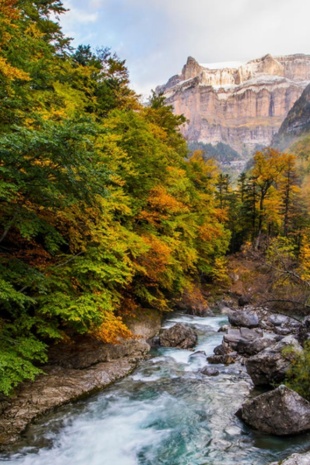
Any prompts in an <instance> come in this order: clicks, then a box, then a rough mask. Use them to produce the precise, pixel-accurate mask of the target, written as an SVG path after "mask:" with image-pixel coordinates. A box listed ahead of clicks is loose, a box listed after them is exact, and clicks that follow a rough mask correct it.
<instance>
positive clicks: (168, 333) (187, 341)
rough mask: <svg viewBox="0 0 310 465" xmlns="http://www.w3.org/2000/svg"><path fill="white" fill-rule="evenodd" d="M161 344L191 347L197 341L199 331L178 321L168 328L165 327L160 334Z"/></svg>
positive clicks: (164, 345) (182, 347)
mask: <svg viewBox="0 0 310 465" xmlns="http://www.w3.org/2000/svg"><path fill="white" fill-rule="evenodd" d="M159 342H160V345H161V346H163V347H178V348H180V349H190V348H191V347H194V346H195V345H196V343H197V333H196V331H195V330H194V329H193V328H191V327H190V326H186V325H183V324H182V323H177V324H176V325H174V326H172V327H171V328H168V329H163V330H162V331H161V333H160V335H159Z"/></svg>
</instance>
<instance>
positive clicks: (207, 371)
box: [200, 365, 220, 376]
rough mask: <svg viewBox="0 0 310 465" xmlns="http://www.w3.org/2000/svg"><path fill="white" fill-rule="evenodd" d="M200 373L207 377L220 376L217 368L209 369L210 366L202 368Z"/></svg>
mask: <svg viewBox="0 0 310 465" xmlns="http://www.w3.org/2000/svg"><path fill="white" fill-rule="evenodd" d="M200 373H202V374H203V375H206V376H218V375H219V374H220V372H219V370H218V369H217V368H213V367H209V366H208V365H207V366H205V367H203V368H201V370H200Z"/></svg>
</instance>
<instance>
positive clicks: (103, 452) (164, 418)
mask: <svg viewBox="0 0 310 465" xmlns="http://www.w3.org/2000/svg"><path fill="white" fill-rule="evenodd" d="M176 322H183V323H187V324H191V325H194V326H195V327H196V328H197V330H198V333H199V342H198V345H197V347H196V348H195V350H196V351H198V350H199V351H204V352H205V353H206V354H207V355H211V354H212V352H213V348H214V347H215V346H216V345H218V344H220V342H221V340H222V336H223V333H219V332H218V329H219V327H220V326H221V325H223V324H225V323H226V322H227V320H226V317H225V316H216V317H207V318H199V317H191V316H186V315H174V316H173V317H171V318H170V320H167V322H166V324H165V325H166V326H167V327H168V326H171V325H173V324H175V323H176ZM193 353H194V352H193V351H189V350H182V349H171V348H167V349H166V348H159V349H156V350H155V349H154V350H152V352H151V357H150V358H149V359H148V360H146V361H144V362H142V363H141V364H140V366H139V368H138V369H137V370H135V372H134V373H132V374H131V375H130V376H128V377H126V378H125V379H123V380H121V381H119V382H117V383H116V384H114V385H113V386H111V387H110V388H108V389H106V390H104V391H103V392H101V393H99V394H96V395H94V396H92V397H91V398H88V399H87V400H83V401H80V402H77V403H75V404H70V405H67V406H65V407H62V408H60V409H59V410H58V411H57V413H56V414H55V413H54V414H50V415H49V416H46V417H45V418H44V420H41V421H39V422H36V424H35V425H33V426H31V427H30V428H29V430H28V432H27V436H26V437H25V439H24V445H23V446H20V447H19V450H18V451H14V452H13V453H12V454H10V455H6V456H0V463H1V464H5V465H68V464H72V465H266V464H268V463H269V462H271V461H273V460H280V459H282V458H284V457H286V456H287V455H289V454H290V453H293V452H295V451H302V450H303V449H306V448H307V447H308V448H309V447H310V435H302V436H298V437H290V438H277V437H272V436H268V435H266V434H260V433H258V432H254V431H252V430H251V429H250V428H248V427H246V426H245V425H244V424H243V423H242V422H241V421H240V420H239V419H238V418H237V417H236V416H235V412H236V411H237V410H238V408H239V407H240V406H241V404H242V402H243V400H244V399H245V398H246V397H247V396H248V394H249V389H250V388H251V383H250V380H249V377H248V375H247V374H246V372H245V371H244V368H243V367H242V366H241V365H240V364H234V365H230V366H222V365H219V366H218V367H217V368H218V369H219V371H220V374H219V375H218V376H216V377H208V376H205V375H202V374H201V373H200V372H199V368H201V367H203V366H205V365H206V364H207V362H206V360H205V356H204V355H203V354H197V355H195V356H193Z"/></svg>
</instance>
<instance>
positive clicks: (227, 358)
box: [207, 352, 238, 365]
mask: <svg viewBox="0 0 310 465" xmlns="http://www.w3.org/2000/svg"><path fill="white" fill-rule="evenodd" d="M237 359H238V354H237V352H230V353H229V354H224V355H210V357H207V360H208V362H209V363H212V364H218V363H220V364H224V365H231V364H232V363H235V362H236V361H237Z"/></svg>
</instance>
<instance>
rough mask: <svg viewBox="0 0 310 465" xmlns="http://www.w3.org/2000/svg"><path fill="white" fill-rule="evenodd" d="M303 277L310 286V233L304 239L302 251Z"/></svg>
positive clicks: (301, 267)
mask: <svg viewBox="0 0 310 465" xmlns="http://www.w3.org/2000/svg"><path fill="white" fill-rule="evenodd" d="M300 269H301V277H302V279H304V280H305V281H307V282H308V283H309V284H310V231H308V234H306V233H305V234H304V235H303V237H302V243H301V249H300Z"/></svg>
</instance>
